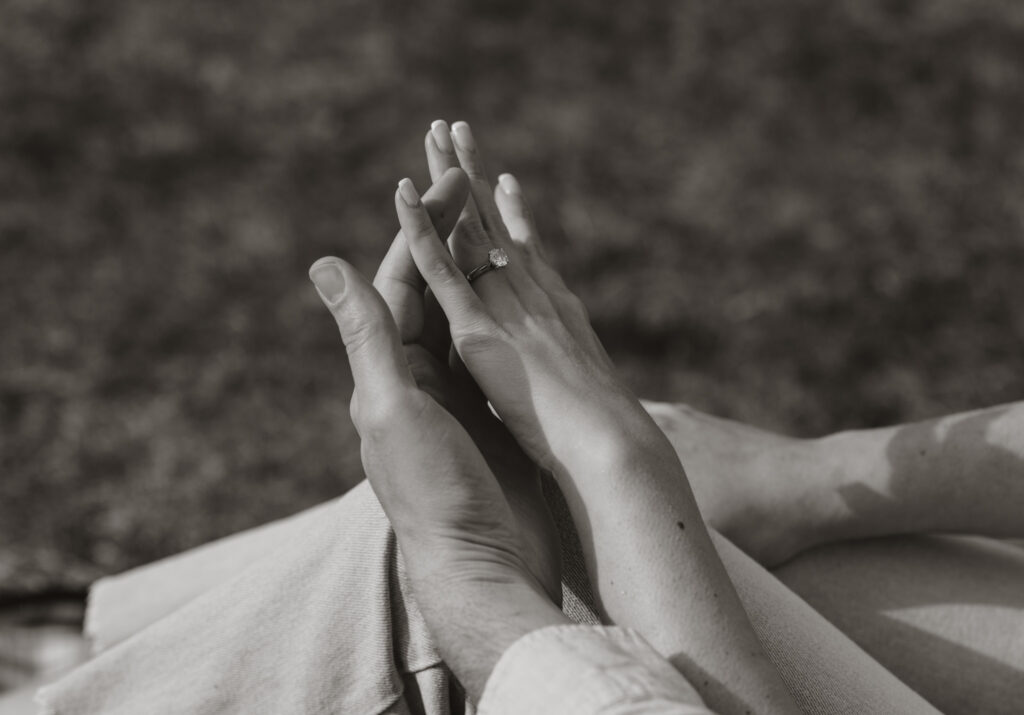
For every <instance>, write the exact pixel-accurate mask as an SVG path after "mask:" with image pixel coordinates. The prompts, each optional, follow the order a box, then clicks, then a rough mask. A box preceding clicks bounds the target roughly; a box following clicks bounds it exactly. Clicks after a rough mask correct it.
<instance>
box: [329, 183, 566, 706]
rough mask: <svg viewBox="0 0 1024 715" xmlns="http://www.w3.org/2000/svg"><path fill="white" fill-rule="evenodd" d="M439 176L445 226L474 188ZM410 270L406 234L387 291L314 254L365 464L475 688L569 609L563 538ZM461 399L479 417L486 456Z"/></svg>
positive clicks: (449, 650)
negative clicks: (455, 369)
mask: <svg viewBox="0 0 1024 715" xmlns="http://www.w3.org/2000/svg"><path fill="white" fill-rule="evenodd" d="M435 189H436V191H434V192H433V193H434V197H432V199H433V201H432V202H431V203H432V204H433V208H434V214H435V215H434V217H433V220H436V221H437V222H438V223H439V224H441V225H442V230H444V229H443V225H444V224H445V223H447V225H448V226H451V224H452V223H454V214H456V213H457V212H458V209H459V208H460V207H461V206H462V204H464V202H465V198H466V192H467V189H466V181H465V176H464V175H463V174H462V173H461V172H460V171H453V172H450V173H449V174H448V175H447V176H445V177H443V178H442V179H441V180H440V181H439V182H438V185H437V186H436V187H435ZM452 207H454V211H453V210H452ZM423 208H424V213H425V214H426V215H427V216H428V220H431V217H430V214H429V213H428V212H427V209H426V207H423ZM446 212H447V213H446ZM415 274H416V271H415V267H414V266H413V265H412V263H411V260H410V259H409V258H408V252H407V250H406V248H405V242H404V238H403V237H402V236H401V234H400V235H399V236H398V237H396V239H395V243H394V244H393V245H392V248H391V250H390V251H389V253H388V256H387V258H386V259H385V261H384V263H383V264H382V266H381V269H380V271H379V272H378V276H377V279H376V284H377V286H378V288H379V290H380V293H378V291H377V290H375V289H374V288H373V287H372V286H371V285H370V284H369V283H368V282H367V281H366V280H365V279H364V278H363V277H362V276H360V275H359V273H358V272H357V271H355V269H353V268H352V267H351V266H349V265H348V264H347V263H345V262H344V261H342V260H340V259H337V258H324V259H321V260H319V261H317V262H316V263H315V264H313V266H312V267H311V268H310V278H311V279H312V280H313V282H314V284H315V285H316V287H317V290H318V292H319V294H320V296H321V298H322V299H323V301H324V303H325V304H326V305H327V307H328V308H329V309H330V311H331V313H332V314H333V315H334V317H335V319H336V321H337V324H338V327H339V329H340V330H341V335H342V339H343V340H344V342H345V346H346V349H347V351H348V355H349V362H350V365H351V368H352V374H353V377H354V380H355V386H356V387H355V395H354V396H353V400H352V419H353V422H354V423H355V425H356V429H357V431H358V432H359V435H360V437H361V440H362V442H361V453H362V460H363V465H364V467H365V469H366V474H367V477H368V478H369V480H370V483H371V485H372V486H373V489H374V492H375V493H376V494H377V496H378V498H379V499H380V502H381V504H382V506H383V507H384V510H385V512H386V513H387V515H388V518H389V520H390V521H391V524H392V527H393V528H394V530H395V534H396V536H397V538H398V543H399V547H400V549H401V551H402V554H403V556H404V557H405V561H406V566H407V570H408V573H409V575H410V580H411V583H412V587H413V590H414V593H415V595H416V599H417V603H418V605H419V606H420V609H421V610H422V612H423V615H424V617H425V618H426V619H427V622H428V624H429V625H430V627H431V630H432V633H433V635H434V637H435V639H436V640H437V643H438V647H439V649H440V650H441V652H442V655H443V656H444V657H445V660H446V661H447V662H448V663H449V665H450V666H451V667H452V668H453V670H454V671H455V672H456V674H457V675H458V676H459V678H460V680H461V681H462V682H463V685H464V687H466V689H467V691H468V692H470V693H471V694H472V695H474V696H477V697H478V696H479V694H480V692H481V690H482V688H483V684H484V682H485V681H486V677H487V675H488V674H489V673H490V670H491V668H493V666H494V664H495V663H496V662H497V659H498V657H500V655H501V653H502V652H503V651H504V649H505V648H506V647H507V646H508V645H510V644H511V642H512V641H514V640H515V639H516V638H518V637H520V636H522V635H524V634H525V633H526V632H528V631H529V630H533V629H534V628H538V627H542V626H544V625H550V624H554V623H563V622H565V619H564V616H562V614H561V612H560V611H559V610H558V609H557V607H556V606H555V605H554V604H553V603H552V601H551V599H550V598H547V597H545V595H544V592H545V591H547V592H549V593H553V594H555V597H556V598H557V597H560V590H559V587H560V578H559V573H558V561H557V553H558V552H557V549H558V545H557V540H556V539H555V538H554V531H553V526H552V525H551V523H550V516H549V515H548V514H547V511H546V506H545V505H544V503H543V499H542V498H541V497H540V491H539V482H538V481H537V474H536V469H535V468H532V465H530V464H529V462H528V461H527V460H526V459H525V457H523V456H522V454H521V453H519V452H518V451H517V449H516V448H515V444H514V442H513V441H512V440H511V438H509V437H508V436H507V433H505V431H504V428H503V427H502V426H501V424H500V423H499V422H498V421H497V420H496V419H494V418H493V416H492V415H490V414H489V412H488V411H487V408H486V402H484V401H483V399H482V397H480V395H479V392H478V391H477V390H476V389H475V387H474V386H472V384H471V383H468V382H466V381H465V380H461V381H460V380H459V378H458V375H455V374H453V373H452V372H451V371H450V370H449V369H448V367H447V356H448V348H447V343H446V341H445V339H444V337H443V336H438V335H437V334H436V331H431V330H430V329H429V328H428V327H427V326H428V325H430V324H431V322H432V321H431V319H430V313H431V305H430V303H429V302H427V303H426V304H425V303H424V292H423V288H422V286H421V285H419V284H417V282H416V279H415V277H414V276H415ZM381 294H383V295H384V296H385V298H386V300H385V298H382V297H381ZM434 307H435V308H436V306H434ZM393 316H394V317H393ZM396 321H397V323H396ZM433 322H434V324H438V323H437V322H436V321H433ZM432 332H433V334H432ZM453 413H454V414H457V415H460V416H461V417H462V418H463V419H464V420H466V421H467V423H471V424H472V425H473V431H474V433H475V435H476V436H477V437H478V439H480V441H481V443H482V444H483V445H484V446H485V447H486V448H487V451H488V455H487V458H486V459H485V456H484V454H482V453H481V451H480V449H479V448H478V445H477V443H475V442H474V440H473V439H472V438H471V436H470V434H469V433H468V432H467V430H466V429H464V428H463V426H462V424H460V422H459V421H458V420H457V419H456V417H455V416H454V415H453ZM489 461H490V462H491V463H493V464H494V465H495V466H496V467H498V469H499V470H500V473H501V474H502V476H503V480H502V482H499V480H498V478H496V477H495V474H494V472H492V470H491V467H490V466H489V465H488V462H489ZM534 489H536V492H534ZM534 495H535V496H534ZM538 501H539V503H538ZM512 504H515V507H513V506H512ZM516 511H518V512H519V513H518V514H517V513H516ZM545 517H546V520H545Z"/></svg>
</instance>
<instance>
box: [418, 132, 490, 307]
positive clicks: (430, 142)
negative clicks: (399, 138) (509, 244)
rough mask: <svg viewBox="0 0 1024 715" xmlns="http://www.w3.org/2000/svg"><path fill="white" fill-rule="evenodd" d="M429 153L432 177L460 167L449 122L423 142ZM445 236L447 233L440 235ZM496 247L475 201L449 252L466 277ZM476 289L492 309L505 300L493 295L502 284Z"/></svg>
mask: <svg viewBox="0 0 1024 715" xmlns="http://www.w3.org/2000/svg"><path fill="white" fill-rule="evenodd" d="M423 143H424V146H425V148H426V152H427V164H428V165H429V166H430V171H431V176H433V175H434V173H435V172H437V171H441V170H443V169H445V168H446V167H451V166H459V160H458V157H457V156H456V155H455V145H454V144H453V143H452V137H451V131H450V130H449V128H448V124H447V122H445V121H444V120H443V119H438V120H437V121H435V122H434V123H433V124H431V125H430V131H429V132H428V133H427V136H426V137H425V138H424V140H423ZM438 234H439V235H441V236H447V235H448V234H447V233H442V232H440V231H438ZM494 247H495V244H494V243H493V242H492V240H491V237H490V236H489V235H488V233H487V231H486V230H485V229H484V225H483V221H481V219H480V214H479V212H478V211H477V208H476V205H475V203H474V202H473V201H467V202H466V206H465V208H464V209H463V211H462V215H461V216H460V217H459V222H458V224H457V225H456V227H455V229H454V232H453V234H452V236H451V239H450V240H449V241H448V250H449V251H451V254H452V257H453V258H454V259H455V265H457V266H458V267H459V269H460V270H461V271H462V272H463V273H468V272H469V271H471V270H473V269H474V268H476V267H477V266H480V265H483V264H484V263H486V262H487V260H488V253H489V252H490V250H491V249H492V248H494ZM481 281H482V282H481V284H480V285H479V286H476V288H477V292H478V293H480V295H481V296H482V297H483V298H484V302H485V303H487V304H488V305H492V306H493V305H494V304H495V301H494V300H492V298H495V299H497V300H501V299H502V298H504V296H501V295H499V296H493V295H490V293H491V291H490V285H493V284H494V283H496V282H498V281H493V280H491V279H488V280H487V281H483V278H481Z"/></svg>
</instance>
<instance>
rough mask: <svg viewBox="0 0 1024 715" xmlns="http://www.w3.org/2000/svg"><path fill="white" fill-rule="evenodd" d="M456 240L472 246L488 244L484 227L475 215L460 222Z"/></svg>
mask: <svg viewBox="0 0 1024 715" xmlns="http://www.w3.org/2000/svg"><path fill="white" fill-rule="evenodd" d="M455 237H456V240H457V241H459V242H460V243H465V244H467V245H471V246H477V245H482V244H484V243H487V236H486V234H485V232H484V225H483V224H482V223H481V222H480V219H479V217H477V216H476V215H475V214H473V215H470V216H467V217H465V218H464V219H462V220H460V221H459V224H458V226H457V228H456V232H455Z"/></svg>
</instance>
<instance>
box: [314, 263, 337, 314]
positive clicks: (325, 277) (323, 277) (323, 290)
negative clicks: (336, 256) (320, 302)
mask: <svg viewBox="0 0 1024 715" xmlns="http://www.w3.org/2000/svg"><path fill="white" fill-rule="evenodd" d="M309 279H310V280H311V281H313V285H315V286H316V290H317V292H318V293H319V294H320V297H321V298H323V299H324V302H325V303H327V304H328V305H334V304H335V303H337V302H338V301H339V300H341V296H343V295H344V294H345V276H344V274H343V273H342V272H341V267H340V266H338V264H337V263H335V262H334V261H324V262H323V263H314V264H313V265H312V267H311V268H310V269H309Z"/></svg>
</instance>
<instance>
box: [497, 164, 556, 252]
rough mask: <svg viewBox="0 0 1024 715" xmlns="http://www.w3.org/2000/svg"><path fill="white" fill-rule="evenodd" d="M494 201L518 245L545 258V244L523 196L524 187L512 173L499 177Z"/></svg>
mask: <svg viewBox="0 0 1024 715" xmlns="http://www.w3.org/2000/svg"><path fill="white" fill-rule="evenodd" d="M494 201H495V203H496V204H497V205H498V212H499V213H500V214H501V220H502V221H503V222H504V223H505V227H506V228H507V229H508V232H509V235H510V236H511V237H512V240H513V241H514V242H515V244H516V245H517V246H519V247H520V248H522V249H524V250H526V251H527V252H528V253H532V254H535V255H536V256H538V257H540V258H545V255H544V246H543V245H542V244H541V241H540V235H539V234H538V233H537V226H536V224H535V223H534V221H533V214H532V213H530V207H529V206H528V205H527V203H526V197H525V196H523V188H522V187H521V186H520V185H519V181H518V180H517V179H516V177H514V176H512V174H502V175H501V176H499V177H498V185H497V186H495V187H494Z"/></svg>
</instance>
